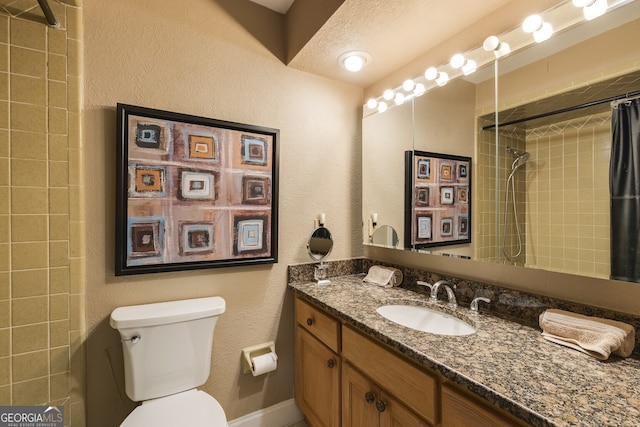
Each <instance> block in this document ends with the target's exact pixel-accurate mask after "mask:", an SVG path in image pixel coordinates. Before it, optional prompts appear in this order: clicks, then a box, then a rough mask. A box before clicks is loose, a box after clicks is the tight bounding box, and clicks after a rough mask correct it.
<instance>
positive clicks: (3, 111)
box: [0, 101, 9, 129]
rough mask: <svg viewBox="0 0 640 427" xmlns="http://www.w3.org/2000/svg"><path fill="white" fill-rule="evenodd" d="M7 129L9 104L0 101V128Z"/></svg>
mask: <svg viewBox="0 0 640 427" xmlns="http://www.w3.org/2000/svg"><path fill="white" fill-rule="evenodd" d="M8 127H9V102H7V101H0V128H3V129H7V128H8Z"/></svg>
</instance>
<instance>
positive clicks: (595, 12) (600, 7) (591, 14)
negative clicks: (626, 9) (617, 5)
mask: <svg viewBox="0 0 640 427" xmlns="http://www.w3.org/2000/svg"><path fill="white" fill-rule="evenodd" d="M608 7H609V6H608V4H607V0H593V1H592V2H591V3H589V4H588V5H585V7H584V9H582V13H583V14H584V18H585V19H586V20H587V21H591V20H592V19H595V18H597V17H598V16H602V15H604V14H605V12H606V11H607V9H608Z"/></svg>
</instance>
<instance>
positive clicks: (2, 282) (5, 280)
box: [0, 271, 11, 300]
mask: <svg viewBox="0 0 640 427" xmlns="http://www.w3.org/2000/svg"><path fill="white" fill-rule="evenodd" d="M10 278H11V275H10V273H9V272H8V271H0V300H2V299H8V298H9V295H10V289H11V279H10Z"/></svg>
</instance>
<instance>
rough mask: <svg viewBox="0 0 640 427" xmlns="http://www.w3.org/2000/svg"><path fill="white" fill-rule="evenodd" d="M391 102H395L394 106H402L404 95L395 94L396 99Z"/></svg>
mask: <svg viewBox="0 0 640 427" xmlns="http://www.w3.org/2000/svg"><path fill="white" fill-rule="evenodd" d="M393 102H395V103H396V105H402V104H403V103H404V95H403V94H402V93H400V92H398V93H396V97H395V98H393Z"/></svg>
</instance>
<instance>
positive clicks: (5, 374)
mask: <svg viewBox="0 0 640 427" xmlns="http://www.w3.org/2000/svg"><path fill="white" fill-rule="evenodd" d="M10 383H11V358H10V357H0V386H4V385H6V384H10ZM3 388H4V387H0V405H9V404H10V403H11V401H10V400H5V399H6V397H5V399H3V397H4V396H3V391H2V389H3Z"/></svg>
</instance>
